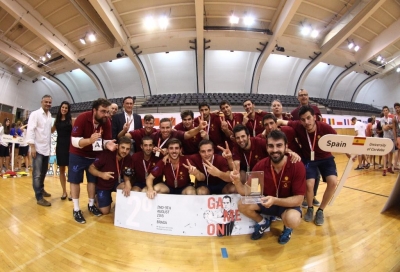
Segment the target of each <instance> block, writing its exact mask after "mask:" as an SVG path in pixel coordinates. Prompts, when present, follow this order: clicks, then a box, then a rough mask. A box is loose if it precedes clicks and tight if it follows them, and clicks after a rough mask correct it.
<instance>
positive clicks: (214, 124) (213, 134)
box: [194, 102, 224, 153]
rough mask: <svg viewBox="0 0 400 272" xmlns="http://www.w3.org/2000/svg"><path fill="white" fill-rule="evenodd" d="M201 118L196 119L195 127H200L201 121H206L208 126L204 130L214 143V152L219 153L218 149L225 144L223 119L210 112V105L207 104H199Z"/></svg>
mask: <svg viewBox="0 0 400 272" xmlns="http://www.w3.org/2000/svg"><path fill="white" fill-rule="evenodd" d="M199 112H200V115H201V116H199V117H196V118H195V119H194V124H195V126H198V125H199V123H200V120H201V121H206V122H207V125H206V127H205V128H204V130H205V131H206V132H207V134H208V139H209V140H211V141H212V142H213V143H214V145H215V146H214V148H215V149H214V152H215V153H219V152H220V150H219V149H218V148H217V146H218V145H221V146H222V145H223V144H224V135H223V133H222V131H221V119H220V118H219V115H218V114H215V113H211V112H210V105H208V104H207V103H206V102H203V103H200V104H199Z"/></svg>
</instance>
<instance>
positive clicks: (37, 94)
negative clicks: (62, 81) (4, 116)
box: [0, 73, 69, 114]
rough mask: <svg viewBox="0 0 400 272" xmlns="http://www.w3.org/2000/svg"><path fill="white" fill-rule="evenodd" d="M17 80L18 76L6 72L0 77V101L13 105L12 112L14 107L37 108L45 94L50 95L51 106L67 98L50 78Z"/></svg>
mask: <svg viewBox="0 0 400 272" xmlns="http://www.w3.org/2000/svg"><path fill="white" fill-rule="evenodd" d="M18 81H19V79H18V78H16V77H15V76H11V75H9V74H7V73H5V74H4V75H3V77H1V78H0V97H1V99H0V103H2V104H6V105H9V106H12V107H14V109H13V113H14V114H15V111H16V108H22V109H25V110H30V111H31V110H36V109H38V108H39V107H40V101H41V98H42V96H43V95H45V94H50V95H51V96H52V98H53V99H52V100H53V101H52V104H53V106H56V105H59V104H61V102H62V101H64V100H69V97H68V96H67V95H66V94H65V92H64V91H63V89H61V88H60V87H59V86H58V85H57V84H55V83H54V82H52V81H51V80H48V79H47V80H39V81H37V82H35V83H32V81H29V80H21V81H19V82H18Z"/></svg>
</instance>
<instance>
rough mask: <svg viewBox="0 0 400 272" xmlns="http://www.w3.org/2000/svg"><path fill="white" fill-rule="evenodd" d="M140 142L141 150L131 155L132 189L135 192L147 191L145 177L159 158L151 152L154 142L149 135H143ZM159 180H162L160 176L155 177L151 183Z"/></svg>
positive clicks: (154, 183)
mask: <svg viewBox="0 0 400 272" xmlns="http://www.w3.org/2000/svg"><path fill="white" fill-rule="evenodd" d="M141 142H142V144H141V146H140V149H141V151H139V152H136V153H135V154H133V155H132V170H133V172H134V176H133V187H132V191H135V192H146V191H147V188H145V187H146V179H147V177H148V176H149V174H150V173H151V171H152V170H153V168H154V167H155V166H156V164H157V162H158V161H159V160H160V158H157V157H156V156H155V155H154V153H153V148H154V143H153V139H152V138H151V137H149V136H144V137H143V138H142V140H141ZM159 182H162V176H160V177H158V178H156V179H155V180H154V181H153V185H156V184H157V183H159Z"/></svg>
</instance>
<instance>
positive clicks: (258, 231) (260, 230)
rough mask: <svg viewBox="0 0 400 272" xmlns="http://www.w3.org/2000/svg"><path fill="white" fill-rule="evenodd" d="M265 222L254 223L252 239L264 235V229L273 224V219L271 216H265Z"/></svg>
mask: <svg viewBox="0 0 400 272" xmlns="http://www.w3.org/2000/svg"><path fill="white" fill-rule="evenodd" d="M265 221H266V222H265V224H263V225H260V224H255V225H254V232H253V234H252V235H251V240H258V239H260V238H261V237H262V236H263V235H264V231H266V230H267V229H268V228H269V226H270V225H271V221H270V220H269V218H265Z"/></svg>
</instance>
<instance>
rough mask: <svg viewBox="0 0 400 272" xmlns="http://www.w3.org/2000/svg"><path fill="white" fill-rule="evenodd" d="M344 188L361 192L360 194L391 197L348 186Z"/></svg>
mask: <svg viewBox="0 0 400 272" xmlns="http://www.w3.org/2000/svg"><path fill="white" fill-rule="evenodd" d="M343 188H347V189H352V190H356V191H360V192H364V193H368V194H372V195H377V196H383V197H389V196H387V195H381V194H377V193H374V192H369V191H365V190H361V189H357V188H353V187H348V186H343Z"/></svg>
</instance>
